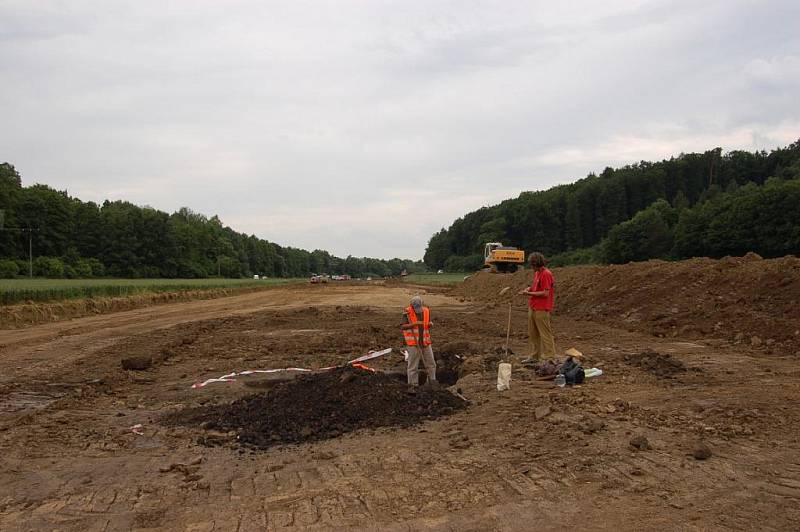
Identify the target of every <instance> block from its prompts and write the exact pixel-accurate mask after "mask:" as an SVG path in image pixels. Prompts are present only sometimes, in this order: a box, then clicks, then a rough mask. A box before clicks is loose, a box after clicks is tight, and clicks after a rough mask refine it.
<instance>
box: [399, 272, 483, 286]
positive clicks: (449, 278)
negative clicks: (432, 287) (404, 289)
mask: <svg viewBox="0 0 800 532" xmlns="http://www.w3.org/2000/svg"><path fill="white" fill-rule="evenodd" d="M468 275H472V274H470V273H466V272H462V273H412V274H411V275H409V276H408V277H406V278H405V281H406V282H407V283H414V284H458V283H460V282H461V281H463V280H464V277H466V276H468Z"/></svg>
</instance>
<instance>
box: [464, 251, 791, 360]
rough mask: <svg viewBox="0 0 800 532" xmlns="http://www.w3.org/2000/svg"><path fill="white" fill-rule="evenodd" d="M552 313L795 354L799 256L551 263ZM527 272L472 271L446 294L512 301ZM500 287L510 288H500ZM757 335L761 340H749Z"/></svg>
mask: <svg viewBox="0 0 800 532" xmlns="http://www.w3.org/2000/svg"><path fill="white" fill-rule="evenodd" d="M553 275H554V276H555V279H556V309H555V314H556V315H559V314H562V315H567V316H570V317H572V318H577V319H587V320H591V321H597V322H601V323H607V324H609V325H612V326H616V327H622V328H625V329H629V330H635V331H641V332H646V333H649V334H652V335H653V336H657V337H663V338H683V339H687V340H696V339H706V338H716V339H720V340H725V341H728V342H731V343H734V344H748V343H749V344H751V346H752V347H757V348H759V349H763V350H766V351H767V352H772V353H775V354H780V355H791V354H797V355H800V326H798V323H800V305H798V304H797V301H798V300H800V259H798V258H797V257H794V256H791V255H789V256H786V257H781V258H776V259H762V258H761V257H759V256H758V255H756V254H755V253H748V254H747V255H745V256H743V257H725V258H722V259H718V260H715V259H708V258H695V259H689V260H683V261H676V262H666V261H662V260H650V261H646V262H632V263H628V264H618V265H609V266H569V267H563V268H553ZM532 279H533V272H531V271H530V270H521V271H518V272H517V273H515V274H491V273H483V272H481V273H476V274H474V275H472V276H470V277H469V278H468V279H467V280H466V281H464V282H463V283H461V284H460V285H458V286H456V287H455V288H454V289H453V290H452V292H451V294H452V295H455V296H457V297H464V298H470V299H473V300H476V301H482V302H485V303H487V304H489V305H490V306H491V305H500V304H503V305H507V304H508V303H509V302H513V304H515V305H516V306H517V307H518V308H524V305H525V298H524V297H519V296H516V295H514V294H515V293H516V292H517V291H518V290H521V289H522V288H525V287H526V286H529V285H530V283H531V280H532ZM506 286H509V287H511V288H512V290H510V291H507V292H506V293H505V294H502V295H501V294H500V292H501V291H502V289H503V288H504V287H506ZM755 336H757V337H758V338H759V339H763V341H758V340H753V339H752V338H753V337H755Z"/></svg>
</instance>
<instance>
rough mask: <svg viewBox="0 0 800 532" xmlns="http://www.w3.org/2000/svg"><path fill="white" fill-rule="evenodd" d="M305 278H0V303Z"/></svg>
mask: <svg viewBox="0 0 800 532" xmlns="http://www.w3.org/2000/svg"><path fill="white" fill-rule="evenodd" d="M296 282H306V279H260V280H254V279H0V305H13V304H16V303H26V302H29V301H33V302H48V301H62V300H65V299H84V298H91V297H121V296H129V295H134V294H142V293H146V292H179V291H184V290H209V289H214V288H234V289H244V288H255V287H259V286H274V285H279V284H287V283H296Z"/></svg>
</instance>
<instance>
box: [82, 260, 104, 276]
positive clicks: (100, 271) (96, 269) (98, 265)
mask: <svg viewBox="0 0 800 532" xmlns="http://www.w3.org/2000/svg"><path fill="white" fill-rule="evenodd" d="M86 263H87V264H88V265H89V268H91V269H92V273H91V277H104V276H105V274H106V267H105V265H104V264H103V263H102V262H100V261H99V260H97V259H89V260H87V261H86Z"/></svg>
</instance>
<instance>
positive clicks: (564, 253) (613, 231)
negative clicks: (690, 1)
mask: <svg viewBox="0 0 800 532" xmlns="http://www.w3.org/2000/svg"><path fill="white" fill-rule="evenodd" d="M798 179H800V141H798V142H795V143H793V144H791V145H789V146H787V147H785V148H778V149H775V150H773V151H771V152H769V153H767V152H766V151H756V152H748V151H742V150H736V151H731V152H728V153H724V154H723V152H722V149H721V148H715V149H713V150H709V151H706V152H704V153H690V154H681V155H679V156H677V157H672V158H670V159H668V160H663V161H659V162H646V161H642V162H640V163H637V164H633V165H627V166H624V167H621V168H616V169H615V168H606V169H605V170H603V172H601V173H600V174H599V175H597V174H594V173H592V174H589V175H588V176H587V177H586V178H584V179H581V180H579V181H577V182H575V183H572V184H569V185H560V186H556V187H553V188H550V189H548V190H545V191H537V192H523V193H522V194H520V195H519V197H517V198H514V199H509V200H506V201H503V202H501V203H500V204H498V205H494V206H492V207H484V208H481V209H478V210H477V211H473V212H471V213H469V214H467V215H465V216H463V217H461V218H459V219H457V220H456V221H454V222H453V224H452V225H451V226H450V227H449V228H447V229H442V230H441V231H439V232H437V233H436V234H434V235H433V236H432V237H431V239H430V241H429V243H428V247H427V249H426V251H425V257H424V261H425V263H426V264H427V265H428V266H429V267H430V268H435V269H438V268H445V269H447V270H451V271H464V270H465V269H466V270H471V269H476V268H478V267H480V265H481V264H482V262H483V257H482V250H483V245H484V243H485V242H493V241H500V242H503V243H504V244H506V245H513V246H517V247H520V248H522V249H525V250H526V251H532V250H539V251H542V252H543V253H545V254H546V255H548V256H551V257H552V258H553V261H552V262H553V263H554V264H556V265H558V264H579V263H588V262H612V263H618V262H627V261H631V260H646V259H649V258H656V257H661V258H676V259H679V258H688V257H692V256H710V257H721V256H724V255H727V254H731V255H733V254H743V253H746V252H747V251H755V252H757V253H759V254H761V255H763V256H766V257H774V256H781V255H785V254H788V253H798V252H800V242H799V241H798V232H800V219H799V218H798V216H800V214H798V213H800V209H798V208H797V205H800V203H798V197H797V195H796V194H797V187H798V181H797V180H798ZM792 201H794V203H792Z"/></svg>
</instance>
